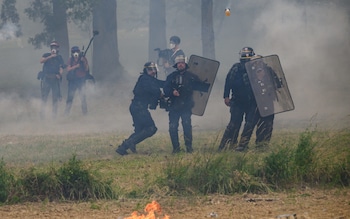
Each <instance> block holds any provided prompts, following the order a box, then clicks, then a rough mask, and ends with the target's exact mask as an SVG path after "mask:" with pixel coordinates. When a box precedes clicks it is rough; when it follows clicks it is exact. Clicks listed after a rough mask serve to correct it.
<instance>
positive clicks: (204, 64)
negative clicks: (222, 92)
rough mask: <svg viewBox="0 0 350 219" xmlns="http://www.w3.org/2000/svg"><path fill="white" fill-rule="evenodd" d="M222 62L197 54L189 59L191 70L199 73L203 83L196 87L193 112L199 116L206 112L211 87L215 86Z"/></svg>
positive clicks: (196, 73)
mask: <svg viewBox="0 0 350 219" xmlns="http://www.w3.org/2000/svg"><path fill="white" fill-rule="evenodd" d="M219 65H220V62H218V61H216V60H212V59H208V58H204V57H201V56H197V55H191V56H190V59H189V61H188V66H189V71H190V72H192V73H193V74H195V75H197V76H198V77H199V79H200V80H201V81H202V82H203V83H198V84H197V85H196V86H195V87H194V92H193V100H194V106H193V108H192V113H193V114H194V115H197V116H202V115H203V114H204V111H205V108H206V106H207V102H208V99H209V95H210V92H211V89H212V87H213V84H214V81H215V77H216V74H217V72H218V69H219Z"/></svg>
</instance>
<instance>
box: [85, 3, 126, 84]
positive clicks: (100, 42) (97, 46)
mask: <svg viewBox="0 0 350 219" xmlns="http://www.w3.org/2000/svg"><path fill="white" fill-rule="evenodd" d="M93 29H94V30H97V31H99V35H97V36H96V37H95V38H94V42H93V53H92V55H93V60H92V70H93V71H92V73H93V75H94V76H95V78H96V79H97V81H100V82H112V83H114V82H116V81H118V80H120V79H121V77H122V76H123V73H124V70H123V67H122V65H121V64H120V62H119V51H118V38H117V2H116V0H100V1H98V3H97V4H96V6H95V7H94V9H93Z"/></svg>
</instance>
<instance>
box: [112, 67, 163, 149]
mask: <svg viewBox="0 0 350 219" xmlns="http://www.w3.org/2000/svg"><path fill="white" fill-rule="evenodd" d="M156 75H157V68H156V65H155V63H154V62H147V63H145V65H144V68H143V72H142V73H141V76H140V77H139V78H138V80H137V82H136V85H135V87H134V90H133V93H134V98H133V99H132V101H131V104H130V107H129V110H130V113H131V116H132V120H133V126H134V133H133V134H131V135H130V136H129V138H128V139H126V140H124V141H123V143H122V144H121V145H120V146H119V147H118V148H117V149H116V152H117V153H118V154H120V155H122V156H123V155H127V154H128V152H127V150H128V149H130V150H131V151H132V152H134V153H136V145H137V144H138V143H140V142H141V141H143V140H145V139H146V138H149V137H151V136H152V135H154V134H155V133H156V132H157V127H156V126H155V123H154V121H153V119H152V117H151V114H150V112H149V110H148V109H152V110H154V109H156V107H157V104H158V100H159V98H160V97H161V95H162V94H161V90H160V83H159V82H158V79H157V78H156Z"/></svg>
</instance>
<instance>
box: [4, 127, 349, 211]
mask: <svg viewBox="0 0 350 219" xmlns="http://www.w3.org/2000/svg"><path fill="white" fill-rule="evenodd" d="M111 135H112V134H111ZM275 135H277V134H275ZM96 136H98V135H96V134H94V135H91V136H89V135H83V136H82V137H81V138H76V137H75V138H74V139H71V138H69V137H67V138H62V137H59V138H57V139H54V138H53V137H52V136H49V137H47V138H48V139H49V140H48V141H46V140H44V139H43V137H40V138H39V140H40V141H39V142H40V144H36V143H32V144H31V146H30V147H28V151H29V150H30V151H31V152H32V153H38V151H45V150H46V151H51V150H52V149H51V148H50V144H49V143H50V142H51V143H52V142H56V143H55V144H53V145H52V148H56V146H57V145H58V144H62V148H64V149H62V148H60V150H65V151H66V148H65V146H67V145H69V144H72V142H74V143H73V145H75V146H74V147H76V150H79V151H80V156H81V157H84V159H85V160H86V161H81V160H78V159H77V157H76V155H73V157H70V158H67V156H71V155H70V154H68V153H70V152H68V153H67V151H66V153H67V154H64V153H63V152H62V151H61V152H60V153H61V155H60V157H59V159H60V160H66V162H64V163H63V164H62V165H60V166H57V167H56V166H55V165H54V164H51V166H49V167H47V166H45V165H44V164H43V163H45V162H43V161H41V162H38V163H36V165H37V166H41V168H40V169H39V168H37V167H32V168H30V169H26V168H22V167H20V169H22V170H21V171H19V174H17V175H16V174H15V173H12V172H11V171H10V170H9V169H5V165H4V162H2V163H0V198H1V200H0V201H1V202H6V203H14V202H18V201H37V200H40V201H43V200H44V201H53V200H66V199H68V200H91V199H111V198H115V197H116V193H118V195H119V196H123V197H127V198H135V199H139V198H141V199H142V198H145V197H148V196H152V197H154V196H157V197H162V196H166V195H188V194H200V195H203V194H204V195H206V194H213V193H219V194H233V193H237V192H238V193H242V192H250V193H266V192H268V191H269V190H271V189H274V190H284V189H289V188H290V187H291V186H293V187H295V185H308V186H310V187H314V186H332V187H339V186H341V187H342V186H349V179H350V148H349V142H350V132H349V130H343V131H339V132H338V131H337V132H320V131H318V132H316V131H313V132H310V131H309V130H306V131H304V132H302V133H298V134H295V133H293V134H292V136H293V138H292V139H290V140H286V139H288V138H286V136H284V135H281V136H283V141H281V142H280V141H278V140H277V139H274V140H273V142H271V144H270V145H269V149H268V150H266V151H264V152H261V151H260V150H253V149H251V150H248V151H247V152H246V153H237V152H233V151H225V152H224V153H216V146H208V142H217V141H213V140H211V139H213V138H214V137H210V136H209V135H203V136H197V140H198V147H195V149H196V148H198V151H197V152H196V153H193V154H185V153H180V154H178V155H175V156H168V155H167V156H163V154H164V153H168V151H167V150H168V149H167V148H166V146H164V145H166V143H165V144H164V140H163V139H164V138H165V137H168V136H167V135H166V136H161V137H159V138H160V139H161V140H158V141H156V139H157V137H155V138H154V139H153V140H148V141H145V142H143V143H142V144H140V147H139V153H138V154H131V155H128V156H125V157H122V158H119V157H118V159H109V157H110V156H109V153H110V150H111V148H110V147H101V148H97V147H96V145H106V143H105V142H104V141H103V140H104V139H108V135H102V136H99V137H96ZM119 138H120V139H123V137H120V136H119ZM59 139H65V140H64V142H61V141H60V140H59ZM114 140H115V135H114V134H113V138H112V141H114ZM21 141H23V142H26V144H29V143H28V142H29V139H28V138H23V139H22V138H19V137H16V142H21ZM110 141H111V139H109V140H107V142H110ZM201 141H203V142H205V143H203V144H201ZM57 142H58V143H57ZM26 144H24V143H19V145H20V146H21V147H22V149H23V150H27V148H26V147H25V146H24V145H26ZM213 144H216V143H213ZM32 145H36V147H37V148H35V147H34V146H32ZM43 145H45V148H43ZM63 145H65V146H63ZM158 145H160V146H159V147H158V149H157V150H156V151H152V150H153V148H155V147H157V146H158ZM200 145H203V146H202V148H200ZM69 146H71V145H69ZM80 146H81V147H80ZM11 147H13V148H18V147H17V145H11ZM71 147H72V146H71ZM7 148H9V147H7ZM92 149H94V157H93V158H92V156H87V155H85V156H84V153H87V154H91V151H92ZM97 150H98V152H99V154H97V153H95V152H96V151H97ZM103 150H105V151H103ZM214 150H215V152H214ZM145 151H147V154H148V155H149V156H145V153H146V152H145ZM149 151H152V154H150V153H148V152H149ZM1 152H2V154H6V155H9V156H11V153H9V152H8V151H7V150H5V147H4V148H2V151H1ZM55 152H56V151H55ZM28 153H29V152H28ZM44 155H45V154H44ZM41 156H43V154H41ZM46 156H47V155H46ZM7 157H8V156H7ZM27 157H30V155H27ZM39 157H40V156H38V157H35V158H37V159H39ZM106 157H108V158H106ZM16 158H17V160H16V164H17V163H19V162H18V160H20V159H18V157H16ZM45 159H46V158H45ZM55 159H57V158H55ZM91 159H92V161H91V162H90V161H87V160H91ZM13 160H14V159H13ZM29 160H30V159H29ZM57 160H58V159H57ZM27 162H28V161H27ZM46 162H48V161H47V160H46ZM26 164H27V163H22V164H18V165H22V166H24V165H26ZM12 165H15V164H12ZM111 176H112V179H113V180H110V178H111ZM106 179H107V180H106ZM115 191H117V192H115ZM142 206H143V205H142ZM94 207H98V206H93V207H92V208H94Z"/></svg>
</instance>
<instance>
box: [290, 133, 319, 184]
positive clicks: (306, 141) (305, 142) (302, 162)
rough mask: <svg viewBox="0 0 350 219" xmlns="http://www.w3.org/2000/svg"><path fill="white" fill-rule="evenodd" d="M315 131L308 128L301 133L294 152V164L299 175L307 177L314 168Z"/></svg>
mask: <svg viewBox="0 0 350 219" xmlns="http://www.w3.org/2000/svg"><path fill="white" fill-rule="evenodd" d="M312 137H313V132H310V131H309V130H306V131H305V132H303V133H302V134H301V135H300V138H299V143H298V146H297V148H296V150H295V153H294V166H295V168H296V174H297V176H298V177H301V178H303V179H307V177H308V174H309V172H310V170H311V168H312V163H313V157H314V151H313V149H314V147H315V143H314V142H313V140H312Z"/></svg>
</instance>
